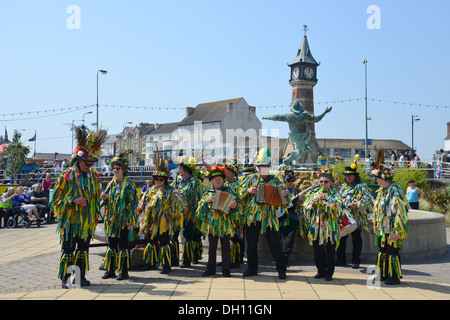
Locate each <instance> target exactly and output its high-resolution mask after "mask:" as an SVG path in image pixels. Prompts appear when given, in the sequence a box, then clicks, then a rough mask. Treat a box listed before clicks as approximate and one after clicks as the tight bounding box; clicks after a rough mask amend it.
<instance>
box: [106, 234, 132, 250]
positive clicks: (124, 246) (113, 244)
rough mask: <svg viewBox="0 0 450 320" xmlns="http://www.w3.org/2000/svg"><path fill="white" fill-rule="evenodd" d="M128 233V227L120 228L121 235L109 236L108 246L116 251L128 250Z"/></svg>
mask: <svg viewBox="0 0 450 320" xmlns="http://www.w3.org/2000/svg"><path fill="white" fill-rule="evenodd" d="M128 233H129V231H128V229H127V228H124V229H122V230H120V234H119V237H114V238H113V237H111V238H110V237H108V247H109V248H110V249H113V250H116V252H119V251H122V250H128Z"/></svg>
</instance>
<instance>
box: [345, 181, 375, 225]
mask: <svg viewBox="0 0 450 320" xmlns="http://www.w3.org/2000/svg"><path fill="white" fill-rule="evenodd" d="M340 193H341V195H342V198H343V207H344V208H347V206H348V205H349V204H350V203H351V202H354V203H356V205H357V208H355V209H351V208H349V209H350V213H351V214H352V215H353V217H354V218H355V220H356V222H358V227H359V228H361V229H362V230H366V231H368V230H369V227H368V220H367V212H371V211H372V209H373V197H372V194H371V193H370V189H369V187H368V186H367V185H366V184H365V183H363V182H360V183H355V184H352V185H348V184H346V185H344V187H343V188H342V189H341V192H340Z"/></svg>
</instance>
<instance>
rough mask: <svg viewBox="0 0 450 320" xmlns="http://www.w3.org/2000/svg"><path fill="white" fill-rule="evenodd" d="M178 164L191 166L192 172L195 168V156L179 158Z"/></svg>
mask: <svg viewBox="0 0 450 320" xmlns="http://www.w3.org/2000/svg"><path fill="white" fill-rule="evenodd" d="M178 165H179V166H183V167H186V168H189V169H190V170H191V171H192V172H194V170H195V165H196V164H195V158H193V157H187V156H184V157H181V158H179V159H178Z"/></svg>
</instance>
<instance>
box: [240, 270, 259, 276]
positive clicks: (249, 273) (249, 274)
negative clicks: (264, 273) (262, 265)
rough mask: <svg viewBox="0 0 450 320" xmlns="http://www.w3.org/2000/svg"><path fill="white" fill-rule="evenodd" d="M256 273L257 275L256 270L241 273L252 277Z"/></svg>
mask: <svg viewBox="0 0 450 320" xmlns="http://www.w3.org/2000/svg"><path fill="white" fill-rule="evenodd" d="M256 275H258V272H256V271H248V270H247V271H245V272H244V273H243V276H244V277H253V276H256Z"/></svg>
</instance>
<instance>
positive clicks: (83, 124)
mask: <svg viewBox="0 0 450 320" xmlns="http://www.w3.org/2000/svg"><path fill="white" fill-rule="evenodd" d="M90 113H92V111H89V112H85V113H84V114H83V126H84V116H85V115H87V114H90Z"/></svg>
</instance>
